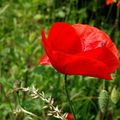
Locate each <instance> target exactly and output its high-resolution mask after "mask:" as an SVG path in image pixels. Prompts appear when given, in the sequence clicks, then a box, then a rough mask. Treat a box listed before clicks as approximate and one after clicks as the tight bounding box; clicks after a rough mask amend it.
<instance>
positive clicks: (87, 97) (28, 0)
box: [0, 0, 120, 120]
mask: <svg viewBox="0 0 120 120" xmlns="http://www.w3.org/2000/svg"><path fill="white" fill-rule="evenodd" d="M119 11H120V9H119V8H117V7H116V4H115V3H114V4H113V5H111V6H106V5H105V1H104V0H91V1H90V0H0V120H14V119H15V120H18V119H20V120H29V119H30V118H32V119H34V120H39V118H40V120H45V119H46V120H55V119H54V118H52V117H46V116H47V113H48V111H47V110H43V109H42V108H43V106H44V105H45V103H44V102H43V101H41V100H40V99H32V97H31V96H30V95H29V94H28V93H24V92H21V91H19V92H13V93H11V91H12V90H13V89H16V88H19V87H32V86H35V87H36V88H37V89H39V91H44V92H45V95H46V96H48V97H49V96H52V97H53V98H54V100H55V105H58V106H59V108H62V111H63V112H64V113H65V112H70V109H69V105H68V104H67V102H66V95H65V90H64V75H62V74H60V73H57V72H56V71H55V70H54V69H53V68H52V67H50V66H49V67H48V66H39V65H38V61H39V58H41V57H42V55H43V53H44V50H43V48H42V44H41V36H40V31H41V29H42V27H44V28H45V31H46V32H48V30H49V27H50V26H51V25H52V24H53V23H54V22H56V21H65V22H67V23H71V24H74V23H78V22H79V23H85V24H90V25H92V26H97V27H98V28H100V29H102V30H103V31H105V32H106V33H108V34H109V35H110V37H111V39H112V40H113V41H114V42H115V43H116V45H117V47H118V48H119V49H120V28H119V26H120V15H119ZM111 64H112V63H111ZM68 85H69V86H68V90H69V94H70V96H71V100H72V102H73V104H74V107H75V112H76V116H77V118H78V120H100V119H99V106H98V96H99V93H100V91H101V90H102V87H103V85H102V80H99V79H96V78H91V77H82V76H68ZM114 86H117V88H119V87H120V70H117V71H116V73H115V75H114V80H113V81H108V82H107V83H106V89H107V90H108V92H109V94H111V91H112V89H113V88H114ZM10 93H11V94H10ZM119 93H120V89H119ZM18 106H21V107H22V108H24V109H25V110H27V111H29V112H31V113H34V114H35V115H37V116H39V118H37V117H33V116H31V115H29V114H26V113H21V112H20V113H19V114H14V110H16V108H17V107H18ZM110 115H111V116H112V117H113V120H119V119H120V99H119V101H118V102H117V103H116V104H112V103H111V101H110V103H109V105H108V113H107V116H108V118H109V116H110ZM112 117H111V118H112ZM106 118H107V117H106Z"/></svg>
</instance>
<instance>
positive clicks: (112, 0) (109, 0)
mask: <svg viewBox="0 0 120 120" xmlns="http://www.w3.org/2000/svg"><path fill="white" fill-rule="evenodd" d="M112 3H114V0H106V5H110V4H112Z"/></svg>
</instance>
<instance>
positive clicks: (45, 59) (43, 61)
mask: <svg viewBox="0 0 120 120" xmlns="http://www.w3.org/2000/svg"><path fill="white" fill-rule="evenodd" d="M39 64H41V65H51V63H50V60H49V58H48V56H47V54H44V56H43V57H42V58H41V59H40V60H39Z"/></svg>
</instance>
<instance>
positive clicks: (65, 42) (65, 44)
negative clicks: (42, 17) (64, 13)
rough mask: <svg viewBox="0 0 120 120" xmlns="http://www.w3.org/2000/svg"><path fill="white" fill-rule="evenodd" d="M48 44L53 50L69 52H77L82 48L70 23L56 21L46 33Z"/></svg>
mask: <svg viewBox="0 0 120 120" xmlns="http://www.w3.org/2000/svg"><path fill="white" fill-rule="evenodd" d="M48 44H50V46H51V48H52V49H54V50H57V51H63V52H66V53H70V54H75V53H79V52H81V50H82V48H81V47H82V45H81V42H80V38H79V36H78V34H77V33H76V30H75V29H74V28H73V27H72V25H69V24H67V23H63V22H61V23H60V22H57V23H55V24H53V25H52V27H51V29H50V32H49V35H48Z"/></svg>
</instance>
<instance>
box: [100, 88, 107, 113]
mask: <svg viewBox="0 0 120 120" xmlns="http://www.w3.org/2000/svg"><path fill="white" fill-rule="evenodd" d="M108 100H109V95H108V92H107V91H106V90H102V91H101V92H100V94H99V98H98V103H99V108H100V110H101V112H102V113H105V111H106V108H107V106H108Z"/></svg>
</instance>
